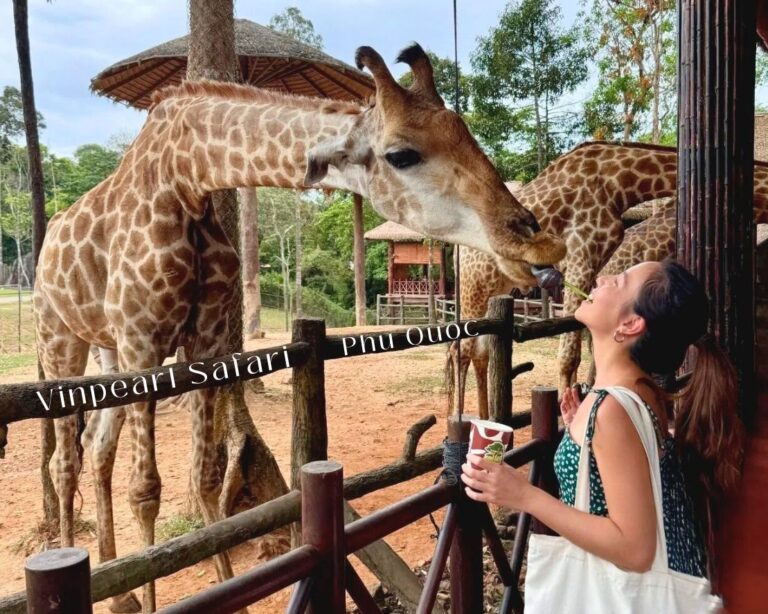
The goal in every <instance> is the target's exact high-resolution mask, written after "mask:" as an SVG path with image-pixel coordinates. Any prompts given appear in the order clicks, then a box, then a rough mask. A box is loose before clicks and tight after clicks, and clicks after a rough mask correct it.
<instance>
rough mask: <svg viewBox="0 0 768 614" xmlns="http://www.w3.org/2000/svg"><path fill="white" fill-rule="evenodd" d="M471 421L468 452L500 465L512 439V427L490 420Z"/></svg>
mask: <svg viewBox="0 0 768 614" xmlns="http://www.w3.org/2000/svg"><path fill="white" fill-rule="evenodd" d="M471 423H472V429H471V430H470V432H469V453H470V454H475V455H477V456H482V457H484V458H485V459H486V460H488V461H490V462H492V463H498V464H499V465H500V464H501V462H502V460H503V459H504V452H505V451H506V449H507V445H509V440H510V439H512V427H511V426H507V425H506V424H499V423H498V422H491V421H490V420H471Z"/></svg>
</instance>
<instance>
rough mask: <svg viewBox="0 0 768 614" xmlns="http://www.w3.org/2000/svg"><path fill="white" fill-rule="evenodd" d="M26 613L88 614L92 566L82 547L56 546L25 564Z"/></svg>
mask: <svg viewBox="0 0 768 614" xmlns="http://www.w3.org/2000/svg"><path fill="white" fill-rule="evenodd" d="M24 574H25V576H26V583H27V612H28V613H29V614H44V613H45V614H51V613H54V614H55V613H56V612H59V613H60V614H91V612H93V609H92V607H91V566H90V562H89V560H88V551H87V550H83V549H82V548H55V549H53V550H46V551H45V552H41V553H39V554H36V555H34V556H31V557H29V558H28V559H27V562H26V564H25V565H24Z"/></svg>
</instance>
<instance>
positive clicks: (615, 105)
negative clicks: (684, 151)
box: [582, 0, 677, 142]
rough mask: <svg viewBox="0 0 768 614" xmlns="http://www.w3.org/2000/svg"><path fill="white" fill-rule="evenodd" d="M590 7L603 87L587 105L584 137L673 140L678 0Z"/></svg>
mask: <svg viewBox="0 0 768 614" xmlns="http://www.w3.org/2000/svg"><path fill="white" fill-rule="evenodd" d="M585 7H587V11H586V12H585V13H583V14H582V19H583V22H584V24H585V26H584V27H585V38H586V39H587V40H590V41H591V44H590V51H591V53H592V54H593V55H594V57H595V60H596V64H597V69H598V84H597V87H596V88H595V91H594V92H593V94H592V96H591V98H590V99H589V100H588V101H587V103H586V104H585V105H584V125H583V131H584V133H585V134H586V135H588V136H590V137H592V138H595V139H608V140H613V139H618V138H621V139H623V140H629V139H630V138H633V137H634V138H637V137H638V136H639V135H642V136H643V137H644V138H645V139H646V140H650V141H653V142H659V141H662V140H668V139H669V134H668V133H669V127H670V123H671V121H672V119H671V118H673V117H674V116H675V115H676V108H675V102H674V99H675V96H676V91H675V85H674V76H675V72H676V65H677V62H676V59H675V55H674V54H675V32H674V26H675V10H674V8H675V3H674V0H652V1H648V0H590V1H589V2H585ZM644 129H645V130H647V134H643V130H644ZM662 132H666V133H667V134H662Z"/></svg>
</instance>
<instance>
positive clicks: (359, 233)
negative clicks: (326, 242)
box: [352, 194, 392, 326]
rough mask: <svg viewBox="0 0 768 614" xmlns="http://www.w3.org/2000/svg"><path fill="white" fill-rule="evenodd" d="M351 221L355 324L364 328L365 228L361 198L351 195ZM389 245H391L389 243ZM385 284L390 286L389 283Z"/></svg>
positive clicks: (358, 195) (357, 195)
mask: <svg viewBox="0 0 768 614" xmlns="http://www.w3.org/2000/svg"><path fill="white" fill-rule="evenodd" d="M352 219H353V230H352V234H353V242H354V249H353V254H354V256H353V261H354V264H353V267H354V270H355V323H356V324H357V326H365V238H364V233H365V228H364V220H363V197H362V196H361V195H360V194H352ZM390 245H391V243H390ZM387 283H389V284H391V283H392V282H391V281H388V282H387Z"/></svg>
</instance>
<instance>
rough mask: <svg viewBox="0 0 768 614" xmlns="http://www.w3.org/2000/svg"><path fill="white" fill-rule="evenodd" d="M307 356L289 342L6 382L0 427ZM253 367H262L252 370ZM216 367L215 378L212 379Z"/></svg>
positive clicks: (0, 395) (206, 384)
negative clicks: (128, 368)
mask: <svg viewBox="0 0 768 614" xmlns="http://www.w3.org/2000/svg"><path fill="white" fill-rule="evenodd" d="M276 350H277V351H276ZM308 352H309V346H308V345H306V344H304V343H298V344H296V343H289V344H286V345H285V346H282V348H267V349H262V350H256V351H252V352H242V353H239V354H229V355H226V356H217V357H214V358H207V359H205V360H202V361H197V362H179V363H174V364H172V365H163V366H161V367H154V368H152V369H145V370H143V371H133V372H130V373H108V374H102V375H91V376H87V377H70V378H65V379H59V380H42V381H37V382H28V383H24V384H5V385H3V386H0V424H10V423H11V422H17V421H19V420H26V419H29V418H61V417H62V416H71V415H72V414H75V413H77V412H78V411H89V410H93V409H97V410H99V409H106V408H108V407H117V406H120V405H127V404H129V403H136V402H147V401H149V400H152V399H164V398H166V397H172V396H176V395H178V394H181V393H182V392H189V391H190V390H198V389H203V388H213V387H216V386H222V385H224V384H226V383H232V381H234V380H235V379H238V377H237V376H236V374H235V370H236V369H237V371H238V372H239V373H240V375H239V379H240V380H243V381H245V380H249V379H254V378H256V377H260V376H262V375H266V374H267V373H274V372H276V371H280V370H282V369H286V368H290V367H293V366H296V365H298V364H301V362H302V361H303V360H304V358H305V357H306V355H307V354H308ZM235 363H237V367H235ZM286 363H287V364H286ZM221 365H224V366H225V367H226V369H227V376H226V377H224V376H223V375H222V366H221ZM258 365H261V369H257V366H258ZM217 367H218V372H219V375H218V376H217V377H219V379H218V380H217V379H214V377H213V372H214V370H216V369H217ZM202 374H205V377H203V375H202ZM102 397H103V398H102ZM94 399H95V402H94ZM46 405H47V406H48V409H46Z"/></svg>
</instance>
